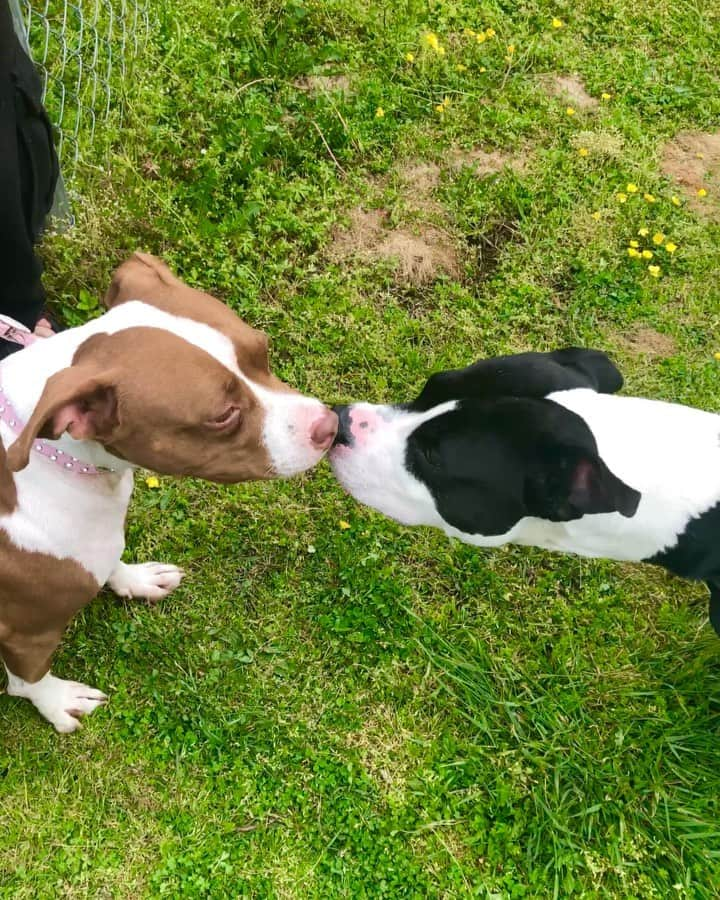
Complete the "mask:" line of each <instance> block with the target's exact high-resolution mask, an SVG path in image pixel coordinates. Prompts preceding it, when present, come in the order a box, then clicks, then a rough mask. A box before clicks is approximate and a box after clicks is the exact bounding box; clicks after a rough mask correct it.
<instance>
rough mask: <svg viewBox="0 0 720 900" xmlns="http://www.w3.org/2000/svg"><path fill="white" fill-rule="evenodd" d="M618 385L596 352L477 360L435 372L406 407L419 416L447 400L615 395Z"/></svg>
mask: <svg viewBox="0 0 720 900" xmlns="http://www.w3.org/2000/svg"><path fill="white" fill-rule="evenodd" d="M622 384H623V379H622V375H621V374H620V372H619V371H618V370H617V368H616V367H615V365H614V364H613V363H612V362H611V361H610V359H609V358H608V357H607V356H606V355H605V354H604V353H602V352H601V351H600V350H586V349H583V348H579V347H568V348H566V349H564V350H555V351H554V352H552V353H517V354H515V355H513V356H497V357H494V358H492V359H481V360H480V361H479V362H476V363H475V364H474V365H472V366H467V368H465V369H451V370H448V371H447V372H436V373H435V374H434V375H431V376H430V378H429V379H428V380H427V382H426V384H425V387H424V388H423V389H422V391H421V393H420V395H419V397H418V398H417V399H416V400H415V401H413V403H411V404H410V408H411V409H413V410H417V411H419V412H423V411H425V410H427V409H431V408H432V407H433V406H437V405H438V404H439V403H444V402H445V401H447V400H463V399H473V400H494V399H499V398H501V397H529V398H535V399H540V398H542V397H547V395H548V394H552V393H553V392H554V391H567V390H570V389H572V388H591V389H592V390H594V391H598V392H600V393H603V394H613V393H615V392H616V391H619V390H620V388H621V387H622Z"/></svg>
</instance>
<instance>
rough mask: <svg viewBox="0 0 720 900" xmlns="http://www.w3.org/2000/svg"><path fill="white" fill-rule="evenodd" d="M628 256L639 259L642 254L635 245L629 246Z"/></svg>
mask: <svg viewBox="0 0 720 900" xmlns="http://www.w3.org/2000/svg"><path fill="white" fill-rule="evenodd" d="M628 256H629V257H630V258H631V259H637V258H638V257H639V256H640V254H639V253H638V252H637V250H636V249H635V248H634V247H628Z"/></svg>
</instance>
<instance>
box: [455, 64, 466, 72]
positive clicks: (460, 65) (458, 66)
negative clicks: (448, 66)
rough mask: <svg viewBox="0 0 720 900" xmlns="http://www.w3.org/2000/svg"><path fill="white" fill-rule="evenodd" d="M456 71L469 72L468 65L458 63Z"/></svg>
mask: <svg viewBox="0 0 720 900" xmlns="http://www.w3.org/2000/svg"><path fill="white" fill-rule="evenodd" d="M455 71H456V72H467V66H464V65H463V64H462V63H458V64H457V65H456V66H455Z"/></svg>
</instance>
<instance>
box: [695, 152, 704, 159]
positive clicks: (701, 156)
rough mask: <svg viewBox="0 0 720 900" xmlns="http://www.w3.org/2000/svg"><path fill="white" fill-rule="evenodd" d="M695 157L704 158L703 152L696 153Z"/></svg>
mask: <svg viewBox="0 0 720 900" xmlns="http://www.w3.org/2000/svg"><path fill="white" fill-rule="evenodd" d="M695 158H696V159H705V154H704V153H696V154H695Z"/></svg>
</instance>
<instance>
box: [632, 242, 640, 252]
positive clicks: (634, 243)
mask: <svg viewBox="0 0 720 900" xmlns="http://www.w3.org/2000/svg"><path fill="white" fill-rule="evenodd" d="M630 246H631V247H634V248H635V249H636V250H637V248H638V247H639V246H640V244H638V242H637V241H630Z"/></svg>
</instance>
